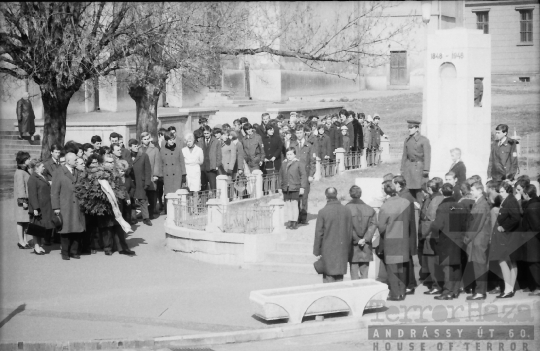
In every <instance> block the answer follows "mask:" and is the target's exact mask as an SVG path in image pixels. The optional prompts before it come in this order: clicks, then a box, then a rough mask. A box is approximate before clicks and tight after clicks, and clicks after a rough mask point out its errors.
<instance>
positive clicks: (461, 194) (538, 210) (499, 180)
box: [313, 121, 540, 301]
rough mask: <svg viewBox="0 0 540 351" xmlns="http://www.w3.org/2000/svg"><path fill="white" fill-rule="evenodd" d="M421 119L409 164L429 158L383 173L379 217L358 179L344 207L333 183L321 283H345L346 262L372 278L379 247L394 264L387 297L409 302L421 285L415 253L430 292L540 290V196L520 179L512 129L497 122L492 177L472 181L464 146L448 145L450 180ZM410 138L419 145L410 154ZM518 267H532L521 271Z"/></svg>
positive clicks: (321, 237) (320, 242)
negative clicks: (432, 170) (441, 171)
mask: <svg viewBox="0 0 540 351" xmlns="http://www.w3.org/2000/svg"><path fill="white" fill-rule="evenodd" d="M419 124H420V122H415V121H409V130H410V132H411V133H410V136H409V137H408V138H407V140H406V141H405V144H404V145H405V146H404V158H403V161H402V167H405V168H406V165H407V162H413V161H415V162H419V161H418V160H421V161H422V164H421V165H420V166H419V167H420V168H419V171H418V172H417V174H418V177H417V179H414V176H412V175H411V174H409V173H407V172H404V171H403V168H402V172H401V175H394V174H387V175H385V176H384V178H383V182H382V192H383V197H382V199H381V200H383V204H382V206H381V207H380V211H379V213H378V215H377V214H376V212H375V210H374V209H373V208H372V207H371V206H369V205H368V204H366V203H364V202H363V201H362V200H361V199H360V198H361V195H362V189H361V188H359V187H358V186H356V185H355V186H353V187H351V188H350V191H349V195H350V196H351V198H352V201H350V202H349V203H348V204H347V205H346V206H343V205H341V204H340V202H339V201H338V200H337V190H336V189H335V188H328V189H327V190H326V197H327V199H328V204H327V206H326V207H325V208H323V209H322V210H321V211H320V212H319V214H318V216H317V225H316V232H315V242H314V249H313V254H314V255H315V256H317V257H318V259H319V261H322V264H321V263H318V265H319V266H322V267H323V268H322V274H323V282H333V281H340V280H342V279H343V275H344V274H345V273H346V272H347V263H348V264H349V265H350V272H351V279H362V278H367V273H368V269H369V264H370V262H371V261H373V254H376V255H377V256H378V257H379V258H380V260H381V262H382V264H381V266H382V267H384V268H383V271H384V270H386V274H387V282H388V286H389V290H390V294H389V297H388V300H390V301H401V300H404V299H405V297H406V295H411V294H414V293H415V289H416V287H417V285H418V284H417V279H416V278H417V277H416V276H415V272H414V267H413V266H414V265H413V256H415V255H417V256H418V261H419V262H420V265H421V270H420V276H419V277H418V278H419V280H423V284H424V285H426V286H427V287H428V290H427V291H426V292H424V294H426V295H432V296H434V298H435V299H438V300H452V299H456V298H458V297H459V295H460V294H461V293H466V294H470V296H467V300H484V299H486V296H487V293H488V291H489V293H491V294H498V295H497V297H498V298H511V297H513V296H514V293H515V291H516V290H517V289H521V288H524V289H527V288H528V289H529V290H530V295H533V296H540V199H539V198H538V193H537V191H538V189H537V188H536V186H535V185H534V184H531V180H530V177H529V176H527V175H521V176H519V177H517V178H516V174H517V170H518V168H517V153H514V152H515V146H516V141H514V140H512V139H510V138H508V136H507V134H508V126H506V125H499V126H497V128H496V135H495V140H494V141H493V145H492V149H491V155H490V160H489V165H488V176H489V180H488V181H487V182H485V183H484V182H483V181H482V179H481V177H480V176H478V175H474V176H472V177H469V178H467V176H466V172H467V169H466V166H465V164H464V163H463V161H462V160H461V150H460V149H458V148H454V149H452V150H450V155H451V159H452V163H451V166H450V167H449V171H448V172H447V173H446V174H445V179H444V180H443V179H442V178H440V177H433V178H431V179H429V178H428V175H429V155H430V146H429V140H427V139H426V138H425V137H422V136H420V135H418V126H419ZM409 142H413V143H414V142H416V143H418V145H420V147H417V146H415V147H414V150H415V152H414V153H411V152H410V150H408V147H407V145H408V143H409ZM501 154H503V155H504V154H506V157H500V155H501ZM449 163H450V162H449ZM426 164H427V165H426ZM426 178H427V179H426ZM422 179H425V181H422ZM415 181H418V182H419V185H416V184H415V185H412V186H414V187H417V186H418V187H420V191H412V190H411V188H410V187H409V184H411V183H412V184H414V182H415ZM538 181H539V182H540V179H539V180H538ZM417 210H419V216H418V218H417V217H416V216H415V211H417ZM377 238H378V240H377ZM374 241H375V242H377V241H378V245H376V247H375V248H374V247H373V242H374ZM518 265H519V266H521V267H523V268H524V269H520V270H519V272H518ZM518 273H519V274H518ZM519 277H521V279H519ZM518 281H521V284H522V286H521V287H520V286H519V284H518V283H517V282H518ZM523 284H524V285H525V286H523Z"/></svg>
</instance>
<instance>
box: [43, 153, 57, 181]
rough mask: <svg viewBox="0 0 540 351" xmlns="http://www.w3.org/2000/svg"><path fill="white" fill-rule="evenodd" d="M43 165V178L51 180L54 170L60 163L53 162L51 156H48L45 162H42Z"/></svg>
mask: <svg viewBox="0 0 540 351" xmlns="http://www.w3.org/2000/svg"><path fill="white" fill-rule="evenodd" d="M43 166H45V170H44V171H43V176H45V178H46V179H47V180H48V181H52V176H53V174H54V172H55V171H56V170H57V169H58V168H60V166H61V165H60V163H59V162H54V160H53V158H52V157H49V158H48V159H47V160H46V161H45V162H43Z"/></svg>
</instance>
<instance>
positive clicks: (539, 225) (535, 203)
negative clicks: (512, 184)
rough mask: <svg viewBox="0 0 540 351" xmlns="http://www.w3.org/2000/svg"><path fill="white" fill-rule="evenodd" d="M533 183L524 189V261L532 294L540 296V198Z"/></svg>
mask: <svg viewBox="0 0 540 351" xmlns="http://www.w3.org/2000/svg"><path fill="white" fill-rule="evenodd" d="M536 192H537V189H536V187H535V186H534V185H533V184H530V185H528V186H527V187H525V189H524V190H523V197H524V199H525V200H527V205H526V206H524V208H523V224H522V227H523V229H522V230H523V234H522V236H523V242H525V245H524V252H523V254H524V258H523V261H524V262H525V263H526V265H527V266H528V268H529V272H530V275H531V278H532V279H529V281H528V283H529V288H530V290H531V292H530V293H529V295H531V296H540V198H538V195H537V193H536Z"/></svg>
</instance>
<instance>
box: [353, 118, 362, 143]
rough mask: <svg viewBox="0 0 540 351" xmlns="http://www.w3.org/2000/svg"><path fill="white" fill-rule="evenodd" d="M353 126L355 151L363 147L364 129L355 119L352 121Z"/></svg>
mask: <svg viewBox="0 0 540 351" xmlns="http://www.w3.org/2000/svg"><path fill="white" fill-rule="evenodd" d="M352 123H353V127H354V147H356V150H357V151H360V149H363V148H364V130H363V128H362V123H360V122H359V121H358V120H357V119H353V121H352Z"/></svg>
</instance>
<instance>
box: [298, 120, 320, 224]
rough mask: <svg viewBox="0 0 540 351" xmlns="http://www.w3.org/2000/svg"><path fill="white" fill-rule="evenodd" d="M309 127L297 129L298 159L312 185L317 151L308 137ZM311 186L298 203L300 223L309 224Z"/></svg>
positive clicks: (306, 189) (305, 190)
mask: <svg viewBox="0 0 540 351" xmlns="http://www.w3.org/2000/svg"><path fill="white" fill-rule="evenodd" d="M308 130H309V128H308V127H304V126H298V127H297V128H296V143H297V145H296V147H295V148H296V158H298V159H299V160H300V162H302V163H303V164H304V165H305V167H306V174H307V175H308V181H309V183H310V184H311V182H313V176H314V175H315V156H314V154H315V150H314V148H313V145H311V144H310V143H309V142H308V141H307V139H306V137H305V135H306V134H305V133H306V131H308ZM309 190H310V186H309V185H308V186H307V187H306V188H305V189H304V194H302V195H301V196H300V200H299V201H298V209H299V214H298V223H299V224H307V213H308V212H307V211H308V197H309Z"/></svg>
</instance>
